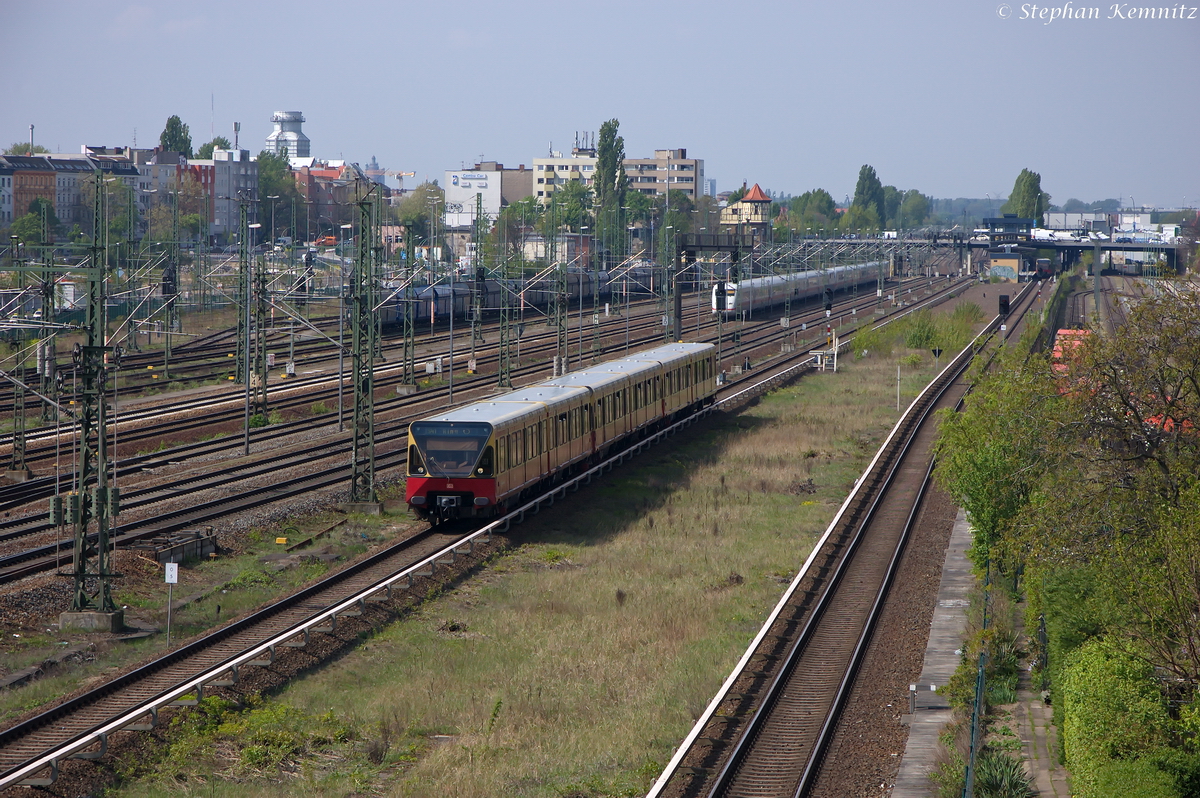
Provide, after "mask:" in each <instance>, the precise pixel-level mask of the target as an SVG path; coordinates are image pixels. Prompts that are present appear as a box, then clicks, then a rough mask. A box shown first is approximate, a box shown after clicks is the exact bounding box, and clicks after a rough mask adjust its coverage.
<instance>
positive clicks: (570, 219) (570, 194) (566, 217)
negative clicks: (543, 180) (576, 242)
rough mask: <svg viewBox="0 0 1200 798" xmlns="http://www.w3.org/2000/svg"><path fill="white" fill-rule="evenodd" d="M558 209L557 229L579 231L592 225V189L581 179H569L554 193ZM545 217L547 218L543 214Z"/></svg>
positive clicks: (554, 221) (556, 211) (553, 197)
mask: <svg viewBox="0 0 1200 798" xmlns="http://www.w3.org/2000/svg"><path fill="white" fill-rule="evenodd" d="M552 199H553V200H554V203H555V206H556V209H555V215H554V219H553V220H550V219H547V221H548V222H550V221H553V223H554V224H555V226H556V228H557V229H562V228H564V227H565V228H566V229H567V230H569V231H571V232H573V233H578V232H581V228H582V227H584V226H585V225H586V226H590V224H591V221H592V219H591V210H592V190H591V189H590V188H588V187H587V186H586V185H584V183H583V181H581V180H568V181H567V182H566V183H564V184H563V185H562V187H561V188H559V190H558V191H555V192H554V194H553V195H552ZM543 218H546V217H545V216H544V215H543Z"/></svg>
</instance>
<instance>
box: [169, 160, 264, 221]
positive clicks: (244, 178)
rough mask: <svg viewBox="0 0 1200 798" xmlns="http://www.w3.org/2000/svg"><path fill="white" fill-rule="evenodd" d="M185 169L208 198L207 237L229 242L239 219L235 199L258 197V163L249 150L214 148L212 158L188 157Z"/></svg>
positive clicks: (253, 198)
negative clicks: (251, 156)
mask: <svg viewBox="0 0 1200 798" xmlns="http://www.w3.org/2000/svg"><path fill="white" fill-rule="evenodd" d="M186 168H187V171H188V172H189V173H190V174H191V175H192V177H194V178H195V179H196V181H197V182H198V183H199V184H200V186H201V188H202V189H203V191H204V195H205V196H206V197H207V198H208V202H209V206H208V208H209V210H208V234H209V236H211V237H213V238H216V239H219V240H223V241H232V240H233V235H234V234H235V233H236V232H237V227H238V223H239V220H240V214H239V210H238V201H239V199H240V198H244V199H247V200H256V199H258V164H257V163H255V162H254V161H253V160H252V159H251V158H250V151H249V150H222V149H215V150H213V157H212V158H209V159H199V158H195V159H191V160H189V161H187V167H186ZM252 208H253V205H252ZM251 213H253V210H252V211H251Z"/></svg>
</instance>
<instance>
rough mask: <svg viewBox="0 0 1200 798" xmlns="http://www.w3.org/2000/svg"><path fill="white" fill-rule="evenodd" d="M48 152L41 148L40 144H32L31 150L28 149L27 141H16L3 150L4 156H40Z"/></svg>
mask: <svg viewBox="0 0 1200 798" xmlns="http://www.w3.org/2000/svg"><path fill="white" fill-rule="evenodd" d="M49 152H50V150H48V149H46V148H45V147H43V146H42V145H41V144H34V145H33V149H32V150H31V149H30V148H29V142H28V141H18V142H17V143H16V144H13V145H11V146H9V147H6V148H5V150H4V154H5V155H30V154H32V155H42V154H46V153H49Z"/></svg>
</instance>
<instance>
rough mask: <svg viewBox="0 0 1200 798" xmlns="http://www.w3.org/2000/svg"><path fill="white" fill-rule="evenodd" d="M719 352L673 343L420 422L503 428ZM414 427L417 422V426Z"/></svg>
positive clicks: (708, 345) (455, 409)
mask: <svg viewBox="0 0 1200 798" xmlns="http://www.w3.org/2000/svg"><path fill="white" fill-rule="evenodd" d="M714 349H716V347H715V346H714V345H713V344H692V343H683V342H680V343H674V344H665V345H663V346H657V347H655V348H654V349H647V350H646V351H644V352H638V353H635V354H633V355H630V356H628V357H623V358H618V359H617V360H610V361H608V362H607V363H597V364H596V365H594V366H589V367H588V368H586V369H581V370H579V371H575V372H571V373H570V374H564V375H563V376H561V377H554V378H553V379H549V380H545V381H543V382H539V383H534V384H533V385H527V386H525V387H524V388H518V389H516V390H515V391H513V392H511V393H507V394H504V395H502V396H497V397H496V398H495V399H490V400H486V401H483V402H474V403H472V404H469V405H466V406H464V407H456V408H453V409H451V410H447V411H445V412H443V413H438V414H437V415H433V416H429V417H428V418H422V419H420V421H463V422H470V421H482V422H487V423H489V424H493V425H495V424H502V423H504V422H506V421H510V420H512V419H516V418H520V417H521V416H524V415H525V414H527V413H530V412H532V411H534V410H536V409H537V408H540V407H544V406H545V405H547V404H556V403H558V402H560V401H564V400H568V399H572V398H576V397H578V396H579V395H580V394H582V393H583V392H584V391H587V390H601V389H603V388H606V387H608V386H610V385H613V384H614V383H621V382H624V381H625V380H627V379H629V377H630V376H631V374H632V373H634V372H637V371H638V370H641V369H644V368H646V367H647V366H648V365H649V364H651V363H663V362H670V361H672V360H677V359H680V358H682V357H684V356H687V355H693V354H697V353H702V352H707V351H711V350H714ZM414 423H415V422H414Z"/></svg>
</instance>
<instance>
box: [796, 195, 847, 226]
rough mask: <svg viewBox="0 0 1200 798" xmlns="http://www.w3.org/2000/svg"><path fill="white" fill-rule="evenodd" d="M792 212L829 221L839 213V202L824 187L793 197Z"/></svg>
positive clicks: (803, 216) (804, 216) (802, 216)
mask: <svg viewBox="0 0 1200 798" xmlns="http://www.w3.org/2000/svg"><path fill="white" fill-rule="evenodd" d="M790 212H791V213H792V214H793V215H795V216H798V217H801V218H809V219H821V220H822V221H825V222H829V221H832V220H833V218H834V217H835V216H836V215H837V203H835V202H834V201H833V195H832V194H830V193H829V192H828V191H826V190H825V189H823V188H815V189H813V190H812V191H805V192H804V193H803V194H801V195H800V196H799V197H795V198H793V199H792V202H791V205H790Z"/></svg>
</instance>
